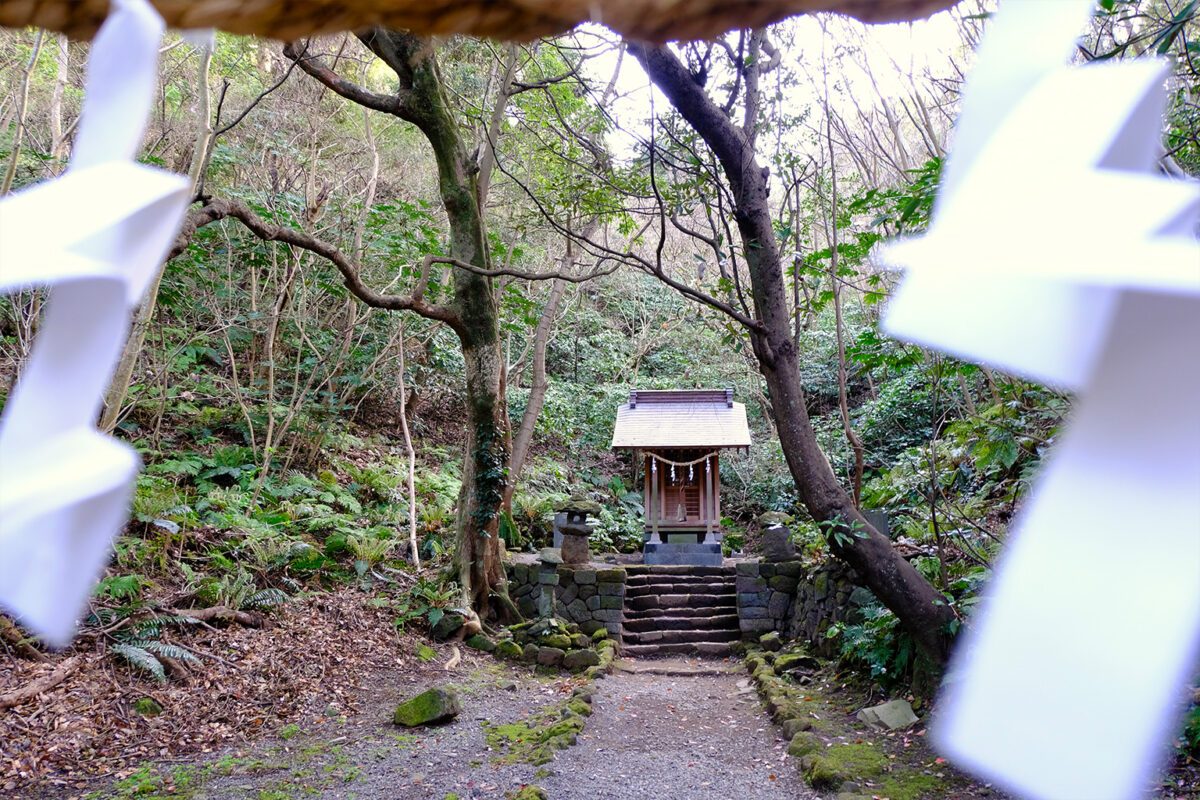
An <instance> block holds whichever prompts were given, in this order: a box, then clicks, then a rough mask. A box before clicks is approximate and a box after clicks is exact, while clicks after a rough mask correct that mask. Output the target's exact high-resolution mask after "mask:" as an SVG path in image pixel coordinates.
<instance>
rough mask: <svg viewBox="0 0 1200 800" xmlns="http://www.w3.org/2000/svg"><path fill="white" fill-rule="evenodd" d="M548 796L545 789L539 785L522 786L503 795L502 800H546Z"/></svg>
mask: <svg viewBox="0 0 1200 800" xmlns="http://www.w3.org/2000/svg"><path fill="white" fill-rule="evenodd" d="M548 797H549V795H547V794H546V790H545V789H543V788H542V787H540V786H523V787H521V788H520V789H518V790H517V791H515V792H509V793H507V794H506V795H504V800H547V798H548Z"/></svg>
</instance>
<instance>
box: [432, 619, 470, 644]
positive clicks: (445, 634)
mask: <svg viewBox="0 0 1200 800" xmlns="http://www.w3.org/2000/svg"><path fill="white" fill-rule="evenodd" d="M465 622H466V619H465V618H464V617H463V615H462V614H455V613H453V612H447V613H445V614H442V618H441V619H439V620H438V621H437V624H436V625H434V626H433V638H435V639H437V640H438V641H441V642H444V641H446V640H447V639H449V638H450V637H451V636H453V635H454V634H456V633H458V629H459V628H461V627H462V626H463V623H465Z"/></svg>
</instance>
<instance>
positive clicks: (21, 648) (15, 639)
mask: <svg viewBox="0 0 1200 800" xmlns="http://www.w3.org/2000/svg"><path fill="white" fill-rule="evenodd" d="M0 639H3V640H4V643H5V644H7V645H8V646H9V647H11V648H12V649H13V650H15V651H16V652H17V655H19V656H20V657H21V658H25V659H28V660H29V661H45V660H46V654H45V653H43V652H42V651H41V650H38V649H37V648H36V647H34V646H33V645H31V644H30V643H29V642H28V641H26V637H25V636H24V635H23V634H22V633H21V629H20V628H18V627H17V626H16V625H15V624H13V622H12V621H11V620H9V619H8V617H5V616H2V615H0Z"/></svg>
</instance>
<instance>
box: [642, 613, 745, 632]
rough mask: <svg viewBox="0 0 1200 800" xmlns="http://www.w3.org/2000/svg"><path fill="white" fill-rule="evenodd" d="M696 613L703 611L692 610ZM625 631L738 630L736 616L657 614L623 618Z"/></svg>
mask: <svg viewBox="0 0 1200 800" xmlns="http://www.w3.org/2000/svg"><path fill="white" fill-rule="evenodd" d="M694 610H695V611H697V612H700V611H703V610H704V609H694ZM625 630H626V631H629V632H632V633H645V632H646V631H661V630H673V631H681V630H730V631H736V630H738V615H737V614H701V613H696V614H693V615H691V616H688V617H682V616H664V615H663V614H657V615H654V616H644V617H633V616H628V615H627V616H626V617H625Z"/></svg>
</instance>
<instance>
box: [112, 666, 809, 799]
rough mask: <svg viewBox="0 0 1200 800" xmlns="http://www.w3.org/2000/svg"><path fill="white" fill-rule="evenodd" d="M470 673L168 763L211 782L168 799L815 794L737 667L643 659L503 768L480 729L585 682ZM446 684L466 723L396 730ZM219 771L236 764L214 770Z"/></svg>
mask: <svg viewBox="0 0 1200 800" xmlns="http://www.w3.org/2000/svg"><path fill="white" fill-rule="evenodd" d="M464 666H465V667H466V669H460V670H459V671H458V672H456V673H450V674H447V673H440V674H438V675H431V674H426V675H424V676H421V677H417V676H405V678H407V680H405V679H404V678H401V679H400V680H387V679H386V678H384V679H383V680H379V681H378V682H376V683H375V685H374V691H373V692H372V693H371V694H372V695H373V697H372V699H371V701H370V702H369V704H368V705H367V707H368V708H371V709H373V710H372V711H368V712H367V713H364V714H362V715H357V716H354V717H350V718H348V719H347V718H345V717H341V718H329V719H325V720H323V721H322V722H321V724H319V725H315V726H309V727H308V728H306V729H304V730H302V731H300V732H298V733H296V734H295V735H293V736H292V737H291V738H288V739H286V740H281V739H274V740H267V741H263V742H261V743H259V744H257V745H255V746H252V747H246V748H243V749H240V750H232V751H226V752H225V753H223V754H214V755H213V756H211V757H208V758H207V759H205V757H201V758H197V759H196V760H195V761H194V762H191V763H189V764H181V761H183V760H182V759H181V760H177V761H175V762H172V764H169V765H166V764H164V765H161V766H159V767H157V768H156V769H157V771H158V772H157V775H158V776H160V779H161V778H162V777H165V776H167V775H170V774H171V773H172V770H175V769H179V768H180V767H184V768H185V769H186V770H190V771H191V774H192V775H194V776H195V775H199V774H201V773H202V772H204V771H206V770H207V773H206V774H205V775H204V777H203V779H202V780H200V779H194V780H193V781H191V783H190V785H188V781H182V782H179V785H180V788H182V789H183V790H184V791H182V792H179V791H176V790H174V789H171V790H166V791H163V792H162V793H163V794H167V795H176V796H184V797H187V798H188V799H189V800H193V799H194V800H210V799H211V800H216V799H217V798H220V799H221V800H228V799H230V798H237V800H290V798H326V799H328V800H334V798H337V799H338V800H350V799H351V798H353V799H354V800H368V799H370V800H376V799H377V800H423V799H424V798H434V799H435V800H443V798H445V797H446V795H447V794H449V793H453V794H454V795H457V796H458V797H459V798H460V800H485V799H486V800H501V798H503V797H504V795H505V793H506V792H510V791H513V790H515V789H518V788H520V787H521V786H523V785H525V784H537V785H539V786H541V787H542V788H544V789H545V790H546V791H547V792H548V794H549V797H550V800H657V799H658V798H662V799H663V800H667V798H670V799H671V800H675V799H676V798H688V800H729V799H730V798H745V799H746V800H751V799H753V800H775V798H779V800H783V799H784V798H787V800H811V799H813V798H816V797H817V795H815V794H813V793H812V792H811V791H810V790H809V789H808V788H807V787H806V786H805V785H804V782H803V780H802V779H801V778H800V777H799V775H798V773H797V770H796V766H795V763H794V760H790V759H788V757H787V755H786V753H785V752H784V747H785V743H783V742H780V741H777V740H776V729H775V727H774V726H773V725H772V724H771V723H770V721H769V720H768V719H767V717H766V715H765V714H764V713H763V711H762V708H761V706H760V705H759V704H758V701H757V699H756V696H755V694H754V692H753V690H752V689H750V688H748V687H749V683H748V681H747V680H746V678H745V676H744V674H743V673H741V672H740V671H738V672H734V671H731V670H730V669H729V667H728V666H727V665H721V664H718V663H713V664H705V663H704V662H699V663H697V662H686V661H683V660H664V661H656V662H639V663H635V664H632V665H629V667H630V669H632V670H634V671H633V672H628V671H618V672H616V673H615V674H612V675H609V676H608V677H606V678H604V679H602V680H599V681H597V682H595V683H594V684H593V690H594V700H593V704H592V707H593V710H594V713H593V714H592V716H590V717H589V718H588V719H587V723H586V727H585V728H584V731H583V734H582V735H581V736H580V737H579V741H578V743H577V744H576V745H575V746H574V747H571V748H568V749H566V750H562V751H559V752H558V754H557V757H556V758H555V760H554V761H552V762H550V763H549V764H546V765H544V766H542V767H537V766H533V765H529V764H515V765H505V766H501V765H496V764H493V763H492V760H493V758H494V757H495V756H497V755H498V754H497V753H494V752H492V751H490V750H488V747H487V744H486V741H485V740H484V735H483V728H482V725H481V723H482V722H483V720H485V719H486V720H491V721H492V722H493V723H497V724H504V723H510V722H515V721H518V720H521V719H522V718H524V717H526V716H528V715H536V714H537V712H538V710H539V709H541V708H542V707H544V706H546V705H549V704H552V703H556V702H560V701H561V700H562V699H563V698H564V697H566V696H567V695H568V694H569V692H570V691H571V689H572V688H573V687H574V685H577V683H578V682H577V681H575V682H572V681H568V680H567V679H566V678H565V676H564V678H561V679H552V678H539V677H537V676H535V675H533V674H531V671H530V670H529V668H528V667H513V666H508V665H502V664H498V663H496V662H494V661H490V660H479V661H476V662H475V663H474V664H471V665H464ZM664 673H665V674H664ZM397 677H398V676H397ZM443 683H453V684H455V685H456V686H457V687H459V690H460V696H461V702H462V709H463V710H462V713H461V714H460V715H459V716H458V718H457V719H455V720H454V721H452V722H450V723H449V724H446V725H443V726H439V727H435V728H428V729H415V730H411V731H410V730H405V729H402V728H398V727H396V726H394V725H392V724H391V720H390V715H391V711H392V709H394V708H395V703H396V702H397V701H398V700H400V699H403V698H404V697H407V696H411V695H412V694H413V693H415V692H417V691H420V690H421V689H422V688H425V687H427V686H431V685H439V684H443ZM221 763H225V764H229V763H233V764H235V766H234V767H233V769H232V770H229V769H225V770H223V771H222V770H219V769H218V770H215V771H214V765H218V764H221ZM223 772H224V773H228V774H223ZM175 782H176V781H171V782H169V783H172V784H174V783H175ZM98 788H99V787H98ZM162 788H163V789H166V786H163V787H162ZM131 794H132V792H130V787H128V786H126V787H125V788H124V790H123V791H122V790H121V788H119V787H116V786H113V785H112V784H109V786H108V787H107V788H102V789H100V791H99V792H98V793H97V794H96V795H93V796H94V797H103V798H112V797H129V796H131Z"/></svg>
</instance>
